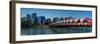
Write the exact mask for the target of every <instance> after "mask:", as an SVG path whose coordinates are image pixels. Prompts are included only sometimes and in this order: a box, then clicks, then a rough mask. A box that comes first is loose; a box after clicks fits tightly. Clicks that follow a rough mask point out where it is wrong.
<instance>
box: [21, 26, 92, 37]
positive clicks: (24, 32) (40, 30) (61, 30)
mask: <svg viewBox="0 0 100 44" xmlns="http://www.w3.org/2000/svg"><path fill="white" fill-rule="evenodd" d="M91 31H92V27H65V28H44V27H40V28H22V29H21V35H42V34H68V33H88V32H91Z"/></svg>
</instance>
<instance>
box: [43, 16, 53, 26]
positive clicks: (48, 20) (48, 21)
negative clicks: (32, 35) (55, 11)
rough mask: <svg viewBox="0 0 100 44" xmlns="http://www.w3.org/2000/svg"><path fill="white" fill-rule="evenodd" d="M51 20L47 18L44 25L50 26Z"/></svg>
mask: <svg viewBox="0 0 100 44" xmlns="http://www.w3.org/2000/svg"><path fill="white" fill-rule="evenodd" d="M51 22H52V21H51V19H50V18H47V19H46V20H45V22H44V24H46V25H48V24H51Z"/></svg>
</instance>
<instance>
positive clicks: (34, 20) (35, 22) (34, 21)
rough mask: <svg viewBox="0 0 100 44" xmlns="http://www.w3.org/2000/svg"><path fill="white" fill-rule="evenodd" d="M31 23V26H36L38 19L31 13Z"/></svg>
mask: <svg viewBox="0 0 100 44" xmlns="http://www.w3.org/2000/svg"><path fill="white" fill-rule="evenodd" d="M31 16H32V23H33V24H38V18H37V14H36V13H32V14H31Z"/></svg>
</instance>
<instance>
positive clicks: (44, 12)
mask: <svg viewBox="0 0 100 44" xmlns="http://www.w3.org/2000/svg"><path fill="white" fill-rule="evenodd" d="M32 13H37V16H45V17H46V18H54V17H59V18H60V17H74V18H79V19H81V18H92V11H83V10H58V9H40V8H21V17H25V16H26V15H27V14H32Z"/></svg>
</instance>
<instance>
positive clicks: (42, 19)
mask: <svg viewBox="0 0 100 44" xmlns="http://www.w3.org/2000/svg"><path fill="white" fill-rule="evenodd" d="M38 22H39V24H44V22H45V17H44V16H39V17H38Z"/></svg>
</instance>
